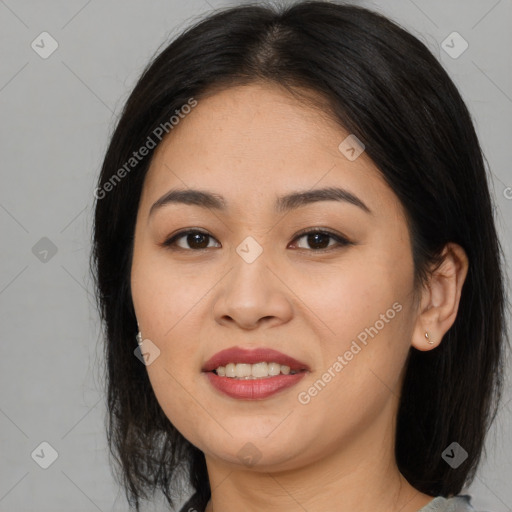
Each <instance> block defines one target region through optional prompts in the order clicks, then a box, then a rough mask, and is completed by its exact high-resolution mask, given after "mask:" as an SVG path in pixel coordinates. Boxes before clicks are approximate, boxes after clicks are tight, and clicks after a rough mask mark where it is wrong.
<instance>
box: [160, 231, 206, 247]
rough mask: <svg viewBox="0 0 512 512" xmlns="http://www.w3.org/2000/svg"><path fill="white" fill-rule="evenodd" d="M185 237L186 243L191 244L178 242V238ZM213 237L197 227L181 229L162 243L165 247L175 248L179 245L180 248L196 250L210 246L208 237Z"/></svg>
mask: <svg viewBox="0 0 512 512" xmlns="http://www.w3.org/2000/svg"><path fill="white" fill-rule="evenodd" d="M184 237H186V238H185V243H188V244H189V247H182V246H179V245H177V244H176V242H177V241H178V240H180V239H181V238H184ZM209 238H212V239H213V237H212V236H211V235H209V234H208V233H205V232H203V231H198V230H197V229H189V230H187V231H181V232H179V233H177V234H175V235H174V236H172V237H171V238H169V239H168V240H166V241H165V242H164V243H163V244H162V245H163V246H164V247H169V248H171V249H174V248H175V247H177V248H178V249H184V250H187V249H194V250H201V249H207V248H208V239H209Z"/></svg>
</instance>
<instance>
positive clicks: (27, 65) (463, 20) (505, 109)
mask: <svg viewBox="0 0 512 512" xmlns="http://www.w3.org/2000/svg"><path fill="white" fill-rule="evenodd" d="M236 3H239V2H235V1H233V2H226V1H222V0H189V1H187V2H181V1H179V0H167V1H164V0H153V1H150V2H142V1H136V0H129V1H128V0H123V1H121V0H112V1H108V2H106V1H103V2H101V1H99V0H89V1H86V0H73V1H69V0H68V1H66V2H64V1H63V0H59V1H58V0H48V1H44V2H41V1H40V2H36V1H35V0H33V1H28V0H17V1H16V0H5V1H4V0H0V41H1V45H0V54H1V68H0V116H1V123H0V130H1V137H0V141H1V158H2V165H1V171H0V172H1V188H0V226H1V239H2V242H1V247H2V249H1V268H0V315H1V317H0V320H1V322H0V327H1V333H2V336H1V337H2V343H1V351H2V352H1V355H2V357H1V365H2V366H1V371H0V450H1V452H0V453H1V455H0V461H1V462H0V511H25V510H26V511H29V510H30V511H36V510H37V511H39V512H44V511H53V512H55V511H77V512H78V511H91V510H101V511H111V510H116V511H117V510H119V511H120V510H127V509H128V507H127V503H126V501H125V499H124V495H123V494H122V492H121V491H120V489H119V488H118V486H117V485H116V484H115V481H114V479H113V477H112V474H111V470H110V468H109V464H108V458H107V450H106V441H105V434H104V415H105V409H104V405H103V402H104V399H103V390H102V375H103V369H102V347H101V342H100V339H99V332H100V330H99V321H98V318H97V314H96V310H95V306H94V299H93V295H92V286H91V284H92V283H91V280H90V277H89V270H88V256H89V250H90V236H91V226H92V222H91V219H92V205H93V190H94V186H95V179H96V177H97V174H98V172H99V168H100V165H101V161H102V158H103V155H104V152H105V149H106V147H107V142H108V136H109V134H110V133H111V130H112V129H113V127H114V123H115V120H116V115H117V114H119V112H120V109H121V107H122V105H123V103H124V101H125V100H126V98H127V96H128V94H129V92H130V90H131V88H132V87H133V85H134V83H135V80H136V79H137V78H138V76H139V73H140V72H141V71H142V68H143V66H144V65H145V64H146V63H147V62H148V60H149V59H150V57H151V56H152V55H153V54H154V52H155V51H156V50H157V49H158V48H159V46H160V45H163V44H165V43H166V42H168V41H169V38H171V37H173V36H174V35H176V34H177V33H178V32H180V31H181V30H182V29H183V28H185V27H186V26H187V25H188V24H189V23H190V22H192V21H193V19H196V18H198V17H201V16H203V15H204V14H205V13H207V12H210V11H211V10H212V9H214V8H218V7H223V6H227V5H234V4H236ZM362 4H363V5H367V6H369V7H372V8H374V9H376V10H378V11H380V12H383V13H384V14H387V15H388V16H390V17H392V18H393V19H395V20H397V21H398V22H399V23H401V24H402V25H403V26H404V27H406V28H408V29H409V30H411V31H412V32H413V33H414V34H415V35H416V36H417V37H419V38H420V39H421V40H422V41H424V42H425V43H426V44H427V45H428V46H429V48H430V49H431V50H432V51H433V53H434V54H435V55H436V56H437V57H438V58H439V59H440V60H441V62H442V63H443V65H444V66H445V68H446V69H447V70H448V72H449V74H450V75H451V77H452V78H453V80H454V81H455V83H456V84H457V86H458V87H459V89H460V91H461V93H462V95H463V97H464V99H465V100H466V102H467V104H468V106H469V109H470V111H471V113H472V115H473V118H474V120H475V123H476V128H477V131H478V134H479V136H480V140H481V143H482V146H483V149H484V152H485V154H486V156H487V159H488V162H489V166H490V168H491V173H492V175H493V178H492V180H493V185H492V186H493V188H494V195H495V200H496V205H497V212H496V214H497V217H498V220H497V222H498V227H499V230H500V235H501V238H502V242H503V246H504V249H505V251H506V254H507V262H510V253H511V243H510V242H511V230H512V223H511V219H512V215H511V212H512V199H511V198H512V189H509V188H507V187H512V172H511V169H510V144H511V141H512V126H511V122H510V120H511V114H512V73H511V69H512V66H511V64H512V62H511V60H512V53H511V50H510V49H511V48H512V30H511V26H512V1H511V0H480V1H476V0H473V1H463V0H459V1H443V0H435V1H429V2H421V1H420V0H414V1H413V0H398V1H394V2H392V3H390V2H385V1H374V2H362ZM43 31H47V32H49V33H50V34H51V36H52V37H53V38H54V39H55V40H56V41H57V43H58V48H57V50H56V51H55V52H54V53H53V54H52V55H50V56H49V57H48V58H46V59H43V58H41V57H40V56H39V54H38V53H36V51H34V50H33V49H32V47H31V43H32V41H34V40H36V42H37V41H40V39H39V38H38V36H39V34H41V32H43ZM453 31H457V32H459V33H460V34H461V35H462V37H463V38H464V39H465V40H466V41H467V42H468V44H469V47H468V49H467V50H466V51H465V52H464V53H463V54H462V55H460V56H459V57H458V58H452V57H450V56H449V55H448V54H447V53H446V52H445V51H444V49H443V47H442V42H443V41H444V40H445V39H446V38H447V36H448V35H449V34H451V33H452V32H453ZM46 41H47V43H48V40H46ZM40 44H41V43H40ZM457 44H459V43H457ZM45 48H46V49H48V48H49V46H48V44H45ZM43 237H46V238H48V239H49V240H50V241H51V244H50V243H49V242H48V240H43V241H40V239H41V238H43ZM36 244H39V245H36ZM52 244H53V245H52ZM34 246H35V247H36V248H35V249H33V248H34ZM53 246H54V248H53V252H54V251H55V249H56V250H57V252H56V253H55V254H53V252H52V247H53ZM44 250H48V251H49V252H48V253H44ZM507 271H508V272H510V268H509V265H508V269H507ZM510 367H511V365H510V364H509V373H508V382H507V390H506V394H505V399H504V402H503V403H504V405H503V407H502V410H501V413H500V415H499V417H498V419H497V422H496V423H495V425H494V427H493V429H492V431H491V432H490V434H489V437H488V440H487V459H486V460H485V461H484V462H483V463H482V465H481V467H480V470H479V473H478V476H477V478H476V479H475V482H474V484H473V485H472V486H471V487H470V488H469V489H468V491H469V492H470V493H471V494H473V495H474V503H475V506H476V508H479V509H483V510H489V511H495V512H502V511H506V510H508V511H510V510H511V509H512V486H510V482H511V481H512V468H511V465H512V464H511V462H510V461H511V460H512V442H511V438H512V435H511V434H512V422H511V410H512V402H511V401H510V400H511V398H512V396H511V392H510V374H511V372H510ZM43 441H46V442H48V443H50V445H51V446H53V447H54V448H55V450H56V451H57V452H58V458H57V459H56V460H55V462H54V463H53V464H52V465H51V466H50V467H49V468H48V469H46V470H44V469H42V468H41V467H39V465H38V464H36V462H35V461H34V460H33V458H32V457H31V453H32V452H33V451H34V450H35V449H36V448H38V446H39V445H40V443H41V442H43ZM43 449H44V448H43ZM40 450H41V449H40V448H39V449H38V451H37V450H36V454H37V453H39V454H40V458H39V460H42V459H43V458H44V457H43V456H42V455H41V451H40ZM43 453H45V455H44V456H45V457H47V456H48V454H49V451H48V450H46V452H43ZM47 460H49V459H47ZM184 498H185V497H184ZM158 509H159V510H163V507H162V505H161V504H160V505H159V504H158V500H156V501H155V503H154V504H149V505H148V506H147V509H146V510H158Z"/></svg>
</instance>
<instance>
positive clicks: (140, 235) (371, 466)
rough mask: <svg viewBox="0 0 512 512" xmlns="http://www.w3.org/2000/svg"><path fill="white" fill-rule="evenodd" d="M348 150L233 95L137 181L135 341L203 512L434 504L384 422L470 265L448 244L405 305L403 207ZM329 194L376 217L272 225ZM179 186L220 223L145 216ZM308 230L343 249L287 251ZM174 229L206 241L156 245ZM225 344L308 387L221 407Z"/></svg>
mask: <svg viewBox="0 0 512 512" xmlns="http://www.w3.org/2000/svg"><path fill="white" fill-rule="evenodd" d="M347 135H348V133H347V132H346V131H344V130H343V128H341V127H340V126H339V125H338V124H336V123H335V122H334V121H333V120H332V119H329V118H328V117H327V116H326V115H325V114H324V113H322V112H321V111H319V110H318V109H315V108H313V107H310V106H305V105H304V104H302V103H300V102H299V101H298V100H297V99H296V98H294V97H293V96H291V95H290V94H288V93H287V92H284V91H283V90H281V89H278V88H276V87H275V86H271V85H267V84H261V83H253V84H251V85H249V86H237V87H234V88H230V89H228V90H224V91H221V92H216V93H215V94H213V95H211V96H209V97H207V98H204V99H200V100H199V101H198V105H197V106H196V107H195V108H194V109H193V110H192V112H191V113H190V114H188V115H187V116H186V118H185V119H183V120H181V121H180V123H179V124H178V125H177V126H175V127H174V129H173V130H172V132H170V134H169V135H168V136H167V137H166V138H165V139H164V140H163V141H162V143H161V144H160V146H159V147H158V148H157V150H156V153H155V155H154V158H153V160H152V163H151V166H150V169H149V171H148V174H147V176H146V179H145V182H144V187H143V191H142V196H141V201H140V204H139V211H138V215H137V223H136V229H135V241H134V257H133V265H132V274H131V286H132V297H133V302H134V307H135V312H136V315H137V319H138V322H139V326H140V329H141V332H142V335H143V338H144V339H149V340H151V342H152V343H153V344H154V346H156V347H158V349H159V350H160V354H159V356H158V357H157V358H156V359H155V360H154V362H152V363H151V364H150V365H148V366H147V371H148V375H149V378H150V381H151V384H152V387H153V389H154V392H155V395H156V397H157V399H158V402H159V404H160V405H161V407H162V409H163V411H164V412H165V414H166V415H167V417H168V418H169V420H170V421H171V422H172V423H173V424H174V425H175V426H176V428H177V429H178V430H179V431H180V432H181V433H182V434H183V435H184V436H185V437H186V438H187V439H188V440H189V441H190V442H191V443H193V444H194V445H195V446H197V447H198V448H199V449H201V450H202V451H203V452H204V454H205V457H206V463H207V467H208V474H209V479H210V485H211V488H212V499H211V500H210V502H209V504H208V507H207V510H208V511H212V510H215V511H218V512H232V511H235V510H237V511H238V510H245V511H249V512H251V511H257V510H258V511H259V510H266V511H268V512H274V511H276V512H277V511H282V510H287V511H304V510H307V511H308V512H325V511H326V510H337V511H352V510H358V511H362V512H364V511H368V512H369V511H372V512H379V511H383V512H384V511H389V510H400V511H401V512H412V511H417V510H419V509H420V508H421V507H423V506H424V505H425V504H427V503H428V502H429V501H431V500H432V498H433V497H432V496H429V495H426V494H423V493H421V492H419V491H417V490H416V489H414V488H413V487H412V486H411V485H410V484H409V483H408V482H407V481H406V480H405V478H404V477H403V476H402V475H401V474H400V472H399V470H398V467H397V465H396V461H395V458H394V435H395V417H396V412H397V407H398V398H399V394H400V387H401V386H400V385H401V381H402V378H403V369H404V365H405V361H406V357H407V355H408V352H409V350H410V348H411V346H414V347H415V348H417V349H419V350H434V349H435V348H436V347H437V346H438V345H439V344H440V343H441V342H442V337H443V335H444V334H445V333H446V331H447V330H448V329H449V328H450V327H451V325H452V324H453V322H454V320H455V317H456V314H457V308H458V304H459V299H460V292H461V288H462V285H463V282H464V279H465V277H466V273H467V265H468V262H467V257H466V255H465V253H464V251H463V250H462V249H461V248H460V247H459V246H457V245H454V244H449V245H447V246H446V248H445V253H444V256H445V258H444V262H443V264H442V265H441V266H440V267H439V268H438V269H437V270H436V271H435V272H434V273H433V275H432V277H431V278H430V281H429V282H428V283H427V284H426V285H425V286H424V287H423V288H422V289H420V290H415V289H414V286H413V275H414V274H413V270H414V269H413V260H412V253H411V241H410V237H409V232H408V229H407V225H406V221H405V218H404V211H403V208H402V206H401V204H400V202H399V201H398V199H397V197H396V195H395V194H394V192H393V191H392V190H391V189H390V188H389V186H388V185H387V184H386V183H385V181H384V180H383V178H382V176H381V174H380V172H379V171H378V169H377V168H376V167H375V165H374V164H373V163H372V162H371V161H370V159H369V158H368V157H367V155H366V153H364V152H363V153H362V154H361V155H360V156H359V157H358V158H357V159H356V160H354V161H349V160H348V159H347V158H346V157H345V156H344V155H343V154H342V153H341V152H340V150H339V149H338V145H339V144H340V142H341V141H343V140H344V139H345V138H346V137H347ZM324 186H335V187H343V188H345V189H347V190H349V191H350V192H352V193H353V194H355V195H356V196H357V197H359V198H360V199H361V200H362V201H364V203H365V204H366V205H367V206H368V207H369V208H370V210H371V212H372V213H371V214H368V213H366V212H365V211H363V210H362V209H361V208H358V207H357V206H354V205H353V204H350V203H348V202H335V201H320V202H316V203H312V204H309V205H307V206H303V207H301V208H299V209H297V210H292V211H289V212H287V213H285V214H283V213H281V214H276V213H275V212H274V211H273V203H274V199H275V198H276V197H277V196H278V195H282V194H285V193H289V192H294V191H298V190H310V189H313V188H321V187H324ZM172 188H181V189H189V188H198V189H202V190H208V191H211V192H214V193H217V194H221V195H222V196H224V197H225V199H226V201H227V203H228V209H227V211H226V212H219V211H215V210H213V209H208V208H201V207H200V206H196V205H185V204H168V205H166V206H164V207H162V208H160V209H157V210H156V211H155V212H154V213H153V214H152V215H151V216H150V217H149V216H148V214H149V209H150V207H151V205H152V204H153V203H154V202H155V201H156V200H157V199H159V198H160V197H161V196H162V195H164V194H165V193H166V192H167V191H169V190H170V189H172ZM316 227H318V228H324V229H328V230H330V231H333V232H335V233H339V234H341V235H343V236H345V237H346V238H348V240H350V241H351V242H353V243H352V244H351V245H345V246H342V245H338V244H337V242H336V240H335V239H331V238H326V237H324V238H321V239H320V241H317V242H316V243H317V244H318V245H315V240H314V239H313V240H311V238H310V240H309V243H308V237H307V236H301V237H300V238H297V235H296V234H297V233H298V232H299V231H300V230H303V229H305V228H316ZM185 228H194V229H196V228H197V229H199V230H201V231H206V232H207V233H208V234H209V235H211V237H210V238H208V237H206V238H205V239H199V240H197V239H192V240H191V239H190V237H189V238H188V243H187V237H186V236H185V237H182V238H181V239H179V240H178V241H177V242H176V244H179V245H177V247H176V249H175V250H172V249H171V248H169V247H163V246H162V245H161V244H162V243H163V242H164V241H165V240H166V239H168V238H170V236H171V235H172V234H174V233H177V232H178V231H180V230H183V229H185ZM247 236H251V237H253V238H254V239H255V240H256V241H257V242H258V244H259V245H260V246H261V248H262V250H263V252H262V253H261V255H260V256H259V257H258V258H257V259H256V260H255V261H254V262H252V263H250V264H249V263H247V262H246V261H245V260H244V259H242V258H241V257H240V256H239V254H238V253H237V252H236V248H237V246H238V245H239V244H240V243H241V242H242V241H243V240H244V239H245V238H246V237H247ZM322 243H323V244H324V245H321V244H322ZM201 244H203V245H201ZM198 246H200V247H205V246H207V247H208V248H207V249H203V250H199V249H198V248H197V247H198ZM326 246H329V247H328V248H327V249H323V250H322V247H326ZM180 247H181V249H180ZM317 247H320V248H317ZM415 291H416V292H417V293H416V294H415ZM394 303H399V304H400V305H401V306H402V309H401V311H400V312H399V313H396V315H395V316H394V318H393V319H392V320H389V321H388V322H387V323H385V325H384V327H383V328H381V329H380V330H379V332H378V334H377V335H376V336H374V338H369V339H368V343H367V345H366V346H365V345H362V344H359V345H361V346H362V349H361V351H360V352H358V353H357V355H355V356H354V357H353V359H352V360H351V361H350V362H348V364H347V365H346V366H345V367H344V368H343V370H342V371H341V372H338V373H337V374H336V376H335V377H334V378H332V380H331V381H330V382H329V383H328V384H327V385H326V386H325V387H324V388H323V389H322V390H321V392H319V393H318V394H317V395H316V396H314V397H313V398H311V400H310V402H309V403H307V404H302V403H300V402H299V400H298V393H299V392H301V391H305V390H306V391H307V390H308V388H310V386H312V385H313V383H314V382H315V381H317V380H318V379H319V378H321V376H322V374H324V373H325V372H326V370H327V369H328V368H329V367H332V365H333V363H334V362H335V361H336V360H337V357H338V356H339V355H343V354H344V353H345V352H346V351H347V350H348V349H349V348H350V346H351V343H352V341H353V340H355V339H356V337H357V335H358V334H359V333H361V332H362V331H364V329H365V328H368V327H370V326H374V324H375V322H376V321H377V320H379V318H380V315H381V314H384V313H386V311H387V310H389V309H390V308H391V307H392V305H393V304H394ZM425 331H429V333H430V335H431V338H432V339H433V340H434V344H432V345H430V344H428V343H427V340H426V339H425ZM234 345H238V346H242V347H248V348H253V347H264V346H268V347H272V348H275V349H277V350H280V351H281V352H284V353H286V354H289V355H291V356H292V357H295V358H296V359H298V360H300V361H303V362H306V363H307V364H308V365H309V366H310V368H311V371H310V373H308V374H307V375H306V376H305V377H304V378H303V379H302V380H301V381H300V383H299V384H297V385H296V386H293V387H292V388H288V389H286V390H282V391H281V392H279V393H277V394H275V395H273V396H271V397H269V398H266V399H263V400H256V401H249V400H236V399H233V398H229V397H227V396H224V395H222V394H220V393H219V392H218V391H216V390H215V389H214V388H213V387H212V386H211V385H210V384H209V382H208V380H207V379H206V378H205V375H204V374H202V373H201V367H202V365H203V364H204V362H205V361H206V360H208V359H209V358H210V357H211V356H212V355H213V354H215V353H216V352H218V351H220V350H223V349H225V348H228V347H231V346H234ZM246 443H252V445H254V446H255V447H256V451H257V453H258V454H259V460H258V461H257V463H256V464H254V465H251V466H249V465H247V464H246V463H245V462H244V461H243V459H242V458H241V457H240V456H239V453H242V454H243V453H244V450H248V448H247V444H246ZM241 450H242V452H240V451H241ZM369 490H370V491H371V492H368V491H369Z"/></svg>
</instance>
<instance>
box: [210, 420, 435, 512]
mask: <svg viewBox="0 0 512 512" xmlns="http://www.w3.org/2000/svg"><path fill="white" fill-rule="evenodd" d="M376 423H377V424H376ZM376 423H374V424H373V425H372V426H371V427H370V428H369V429H368V430H367V431H366V432H363V433H361V432H359V433H358V434H357V435H354V436H352V437H351V438H350V439H349V438H345V439H343V441H342V442H340V446H341V448H340V449H339V450H337V451H332V447H326V450H325V451H326V453H323V454H322V455H321V456H320V457H318V458H317V459H316V460H314V461H312V462H310V463H308V464H305V465H301V466H300V467H293V468H292V469H286V470H282V469H281V470H274V468H272V467H270V466H266V467H265V468H264V469H263V468H261V467H260V468H258V467H257V466H254V467H252V468H246V467H242V468H240V465H238V466H236V465H233V464H231V463H228V462H226V461H224V460H222V459H219V458H212V457H210V456H208V455H207V456H206V464H207V468H208V475H209V479H210V488H211V489H212V496H211V499H210V501H209V502H208V505H207V508H206V512H235V511H236V512H238V511H239V510H244V511H246V512H256V511H261V510H265V511H266V512H282V511H283V510H287V511H289V512H295V511H296V512H304V511H305V510H307V511H308V512H325V511H326V510H337V511H340V512H345V511H346V512H349V511H350V512H352V511H354V510H357V511H358V512H389V511H390V510H400V512H417V511H418V510H419V509H421V508H422V507H423V506H425V505H426V504H427V503H428V502H430V501H431V500H432V499H433V497H432V496H429V495H427V494H423V493H421V492H419V491H418V490H416V489H415V488H414V487H412V486H411V485H410V484H409V483H408V482H407V480H406V479H405V478H404V477H403V476H402V475H401V473H400V471H399V470H398V467H397V465H396V462H395V457H394V428H393V427H394V425H393V426H390V425H389V424H388V425H387V427H388V428H386V425H385V424H380V425H379V424H378V423H379V422H376ZM329 450H330V451H329Z"/></svg>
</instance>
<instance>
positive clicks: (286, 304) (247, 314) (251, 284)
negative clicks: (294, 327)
mask: <svg viewBox="0 0 512 512" xmlns="http://www.w3.org/2000/svg"><path fill="white" fill-rule="evenodd" d="M278 274H279V273H278V271H276V269H274V268H272V265H271V264H270V262H269V261H268V260H267V258H266V255H265V251H264V252H263V253H262V254H261V255H260V256H259V257H258V258H257V259H256V260H254V261H252V262H250V263H249V262H248V261H245V260H244V259H243V258H242V257H240V256H239V255H238V254H237V253H235V255H234V258H233V267H232V269H231V271H230V272H228V274H227V275H226V276H225V278H224V279H222V280H221V282H220V283H219V286H218V288H217V293H216V295H215V298H214V305H213V314H214V319H215V321H216V322H217V323H219V324H221V325H224V326H227V325H229V324H233V325H236V326H238V327H239V328H241V329H245V330H253V329H256V328H258V327H259V326H260V325H262V324H268V327H271V326H276V325H279V324H282V323H286V322H288V321H290V319H291V318H292V316H293V303H292V296H293V293H292V292H291V291H290V289H289V287H287V285H286V283H285V282H284V280H283V279H282V278H281V276H279V275H278Z"/></svg>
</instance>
